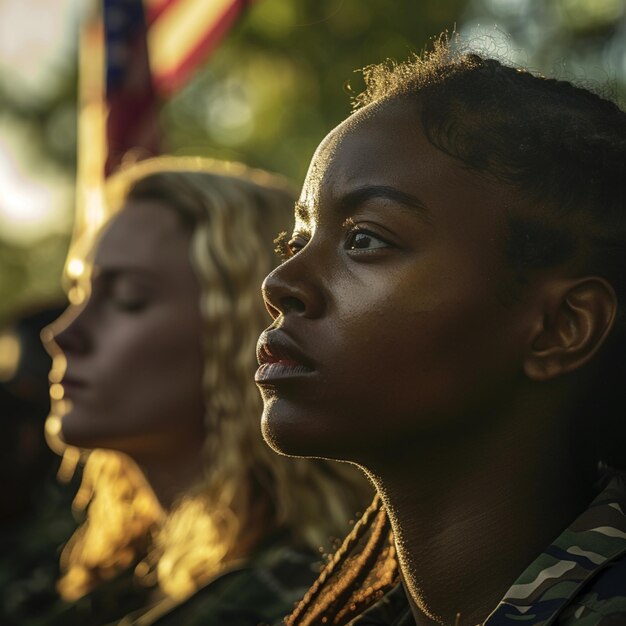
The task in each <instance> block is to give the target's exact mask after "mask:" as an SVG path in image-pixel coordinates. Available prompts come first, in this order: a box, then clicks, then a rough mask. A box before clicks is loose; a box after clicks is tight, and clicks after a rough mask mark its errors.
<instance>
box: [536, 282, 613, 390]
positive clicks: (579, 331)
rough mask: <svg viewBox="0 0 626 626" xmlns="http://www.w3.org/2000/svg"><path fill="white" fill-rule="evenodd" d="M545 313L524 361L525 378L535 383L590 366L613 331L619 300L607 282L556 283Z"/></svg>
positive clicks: (548, 293) (544, 302)
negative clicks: (589, 363)
mask: <svg viewBox="0 0 626 626" xmlns="http://www.w3.org/2000/svg"><path fill="white" fill-rule="evenodd" d="M542 313H543V315H542V316H541V318H540V320H539V321H538V322H537V324H536V326H535V328H534V330H533V336H532V337H531V341H530V345H529V350H528V353H527V356H526V359H525V361H524V372H525V374H526V376H528V378H530V379H531V380H535V381H544V380H550V379H552V378H556V377H557V376H561V375H563V374H567V373H569V372H573V371H574V370H577V369H579V368H580V367H582V366H583V365H585V364H586V363H587V362H589V360H590V359H591V358H592V357H593V355H594V354H595V353H596V352H597V351H598V349H599V348H600V346H602V344H603V343H604V341H605V340H606V337H607V336H608V334H609V333H610V331H611V329H612V327H613V324H614V321H615V316H616V313H617V297H616V295H615V291H614V290H613V287H612V286H611V285H610V284H609V283H608V282H607V281H606V280H605V279H604V278H599V277H586V278H583V279H576V280H568V281H567V282H563V281H558V282H557V281H555V282H554V283H552V284H551V285H550V286H549V289H548V290H547V291H546V294H545V298H544V300H543V308H542Z"/></svg>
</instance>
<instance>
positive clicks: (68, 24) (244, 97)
mask: <svg viewBox="0 0 626 626" xmlns="http://www.w3.org/2000/svg"><path fill="white" fill-rule="evenodd" d="M204 1H205V2H206V3H208V2H214V1H215V0H204ZM91 4H92V3H91V2H90V0H0V328H4V327H6V325H7V324H8V323H9V322H10V321H11V320H12V319H14V318H15V317H16V316H20V315H22V312H24V311H29V310H30V311H32V310H36V309H37V308H38V307H39V308H45V306H47V303H51V302H52V303H57V302H58V301H59V298H60V296H61V295H62V290H61V281H60V276H61V273H62V270H63V265H64V262H65V257H66V254H67V249H68V244H69V242H70V238H71V233H72V225H73V218H74V207H75V186H74V185H75V174H76V165H77V149H76V146H77V119H78V114H77V112H78V106H77V83H78V81H77V77H78V50H79V43H78V42H79V24H80V23H81V20H83V19H84V16H85V14H86V12H88V11H89V10H90V5H91ZM246 5H247V6H246V7H245V9H244V10H243V11H242V12H241V14H239V15H238V17H237V19H236V21H235V22H234V23H233V24H232V25H231V26H230V28H229V30H228V32H226V33H225V34H224V36H223V37H222V38H221V40H220V42H219V45H218V46H217V47H216V48H215V49H214V50H212V51H211V54H210V55H209V56H208V57H207V58H206V59H205V60H203V62H202V63H200V64H199V65H198V67H197V69H196V70H195V72H194V74H193V76H192V77H191V78H190V79H189V80H187V81H186V83H185V84H184V86H182V87H181V88H180V89H177V90H175V91H173V93H171V95H169V97H168V98H167V99H166V100H164V101H163V103H162V106H161V107H160V110H159V123H160V126H161V129H162V142H163V146H162V150H163V151H164V152H170V153H173V154H199V155H208V156H212V157H216V158H223V159H234V160H240V161H244V162H246V163H248V164H250V165H253V166H258V167H263V168H266V169H270V170H273V171H276V172H279V173H282V174H284V175H286V176H288V177H289V178H290V179H292V180H293V181H294V182H295V183H296V184H299V183H300V182H301V180H302V178H303V176H304V174H305V172H306V167H307V164H308V162H309V159H310V157H311V155H312V153H313V151H314V149H315V147H316V145H317V144H318V142H319V141H320V139H321V138H322V137H323V136H324V135H325V134H326V133H327V132H328V130H329V129H331V128H332V127H333V126H334V125H336V124H337V123H338V122H339V121H341V120H342V119H343V118H345V117H346V115H347V114H348V113H349V111H350V98H349V85H351V86H352V89H354V90H355V91H359V89H360V85H361V82H360V76H359V75H358V74H355V73H354V71H353V70H354V69H355V68H359V67H363V66H365V65H367V64H370V63H374V62H378V61H380V60H382V59H384V58H387V57H393V58H397V59H403V58H405V57H406V56H407V54H408V53H409V52H410V51H420V50H421V49H422V48H423V47H424V46H425V45H427V42H428V40H429V38H431V37H432V36H434V35H436V34H437V33H439V32H441V31H442V30H443V29H448V30H452V29H455V28H456V29H457V30H458V31H460V32H461V33H463V34H467V35H468V36H470V37H475V38H478V37H480V38H482V39H483V41H484V42H486V45H487V47H488V48H490V49H492V50H494V51H495V52H497V53H499V54H500V55H505V56H508V57H510V58H511V59H512V60H513V61H515V62H518V63H521V64H523V65H525V66H530V67H531V68H534V69H536V70H539V71H541V72H544V73H548V74H557V75H558V76H560V77H565V78H568V77H577V78H578V79H582V80H583V82H593V81H599V82H601V83H607V82H608V83H609V90H610V91H612V93H613V94H615V95H617V96H619V97H621V98H622V100H623V99H624V96H625V94H626V0H418V1H416V0H397V1H394V2H391V1H389V0H256V1H253V2H248V3H246ZM11 363H15V341H14V338H12V336H11V335H10V333H9V332H8V331H4V332H2V331H0V381H1V380H2V379H5V380H6V379H7V378H10V376H11Z"/></svg>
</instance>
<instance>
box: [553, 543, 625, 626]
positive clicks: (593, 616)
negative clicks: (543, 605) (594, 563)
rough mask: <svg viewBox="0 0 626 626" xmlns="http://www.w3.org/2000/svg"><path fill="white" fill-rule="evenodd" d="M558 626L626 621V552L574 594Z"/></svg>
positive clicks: (595, 625)
mask: <svg viewBox="0 0 626 626" xmlns="http://www.w3.org/2000/svg"><path fill="white" fill-rule="evenodd" d="M557 624H558V626H625V625H626V555H624V556H623V557H622V558H620V559H618V560H616V561H613V562H612V563H610V564H609V565H608V566H607V567H606V568H605V569H603V570H602V571H601V572H600V573H599V574H598V575H597V576H596V577H595V578H594V579H593V580H591V581H590V582H589V583H588V584H587V585H586V586H585V587H583V588H582V589H581V591H580V592H579V593H578V595H576V596H575V597H574V599H573V600H572V602H571V603H570V604H569V605H568V607H567V608H566V609H565V610H564V611H563V612H562V613H561V615H560V616H559V620H558V621H557Z"/></svg>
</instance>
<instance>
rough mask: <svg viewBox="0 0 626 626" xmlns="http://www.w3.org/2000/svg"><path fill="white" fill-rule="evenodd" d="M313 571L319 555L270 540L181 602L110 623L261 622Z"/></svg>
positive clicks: (281, 608)
mask: <svg viewBox="0 0 626 626" xmlns="http://www.w3.org/2000/svg"><path fill="white" fill-rule="evenodd" d="M319 570H320V557H319V555H317V554H314V553H310V552H302V551H297V550H295V549H293V548H290V547H286V546H285V545H284V543H283V542H282V541H279V542H274V543H273V544H270V545H266V547H265V548H264V549H262V550H260V551H259V552H258V553H257V554H256V555H255V556H254V557H253V558H252V559H250V560H248V561H243V562H238V563H235V564H234V565H232V566H231V567H229V568H228V569H227V570H225V571H223V572H221V573H220V574H219V575H218V576H216V577H215V578H214V579H213V580H212V581H210V582H209V583H208V584H206V585H205V586H204V587H202V588H201V589H199V590H198V591H197V592H196V593H195V594H194V595H192V596H191V597H190V598H188V599H187V600H185V601H184V602H176V601H174V600H171V599H165V600H161V601H159V602H157V603H155V604H153V605H152V606H151V607H148V608H147V609H142V610H140V611H136V612H134V613H131V614H129V615H127V616H126V617H125V618H123V619H122V620H121V621H119V622H115V624H116V625H117V626H152V625H153V624H154V625H158V626H181V625H183V624H184V626H226V625H228V626H265V625H267V624H272V623H274V622H275V621H276V620H278V619H281V618H282V617H284V616H285V615H288V614H289V613H290V612H291V611H292V610H293V608H294V606H295V604H296V602H297V601H298V600H299V599H300V598H301V597H302V596H303V595H304V593H305V592H306V591H307V589H308V588H309V587H310V586H311V584H312V583H313V581H314V580H315V579H316V578H317V576H318V575H319ZM109 626H113V623H112V624H110V625H109Z"/></svg>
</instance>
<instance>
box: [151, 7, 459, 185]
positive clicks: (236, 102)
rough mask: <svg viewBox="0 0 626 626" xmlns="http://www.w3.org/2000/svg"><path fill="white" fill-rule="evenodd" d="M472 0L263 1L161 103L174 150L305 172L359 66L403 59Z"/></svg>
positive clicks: (343, 109) (345, 105)
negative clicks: (201, 67)
mask: <svg viewBox="0 0 626 626" xmlns="http://www.w3.org/2000/svg"><path fill="white" fill-rule="evenodd" d="M466 4H467V2H466V0H423V1H421V2H395V3H391V2H387V1H386V0H370V1H368V2H363V1H362V0H300V1H299V2H285V1H284V0H260V1H258V2H256V3H253V4H252V5H251V7H250V9H249V12H248V14H247V16H246V17H245V19H244V20H242V22H241V23H240V24H239V26H238V27H237V28H236V29H235V30H234V31H233V32H232V33H231V35H230V36H229V37H228V39H227V40H226V42H225V43H223V44H222V45H221V47H220V48H219V49H218V50H217V52H216V53H215V55H214V56H213V57H212V58H211V61H210V63H209V64H208V65H207V67H206V68H205V69H204V70H203V71H202V72H201V73H200V74H199V75H198V76H197V78H196V79H195V80H194V81H193V82H192V83H191V84H190V85H189V86H188V87H187V88H186V89H184V90H183V91H182V92H181V93H179V94H178V95H177V96H176V97H175V98H174V99H172V100H171V101H170V102H169V103H168V104H167V105H166V107H165V109H164V112H163V123H164V126H165V128H166V129H167V138H168V140H169V148H170V150H171V151H173V152H176V153H184V154H204V155H210V156H215V157H221V158H229V159H238V160H242V161H246V162H248V163H250V164H251V165H255V166H258V167H265V168H268V169H272V170H274V171H278V172H281V173H283V174H286V175H287V176H289V177H291V178H292V179H294V180H295V181H296V182H297V181H299V180H301V178H302V177H303V175H304V174H305V172H306V167H307V165H308V162H309V160H310V158H311V155H312V153H313V151H314V149H315V147H316V146H317V144H318V143H319V141H320V140H321V139H322V138H323V137H324V136H325V135H326V133H327V132H328V131H329V130H330V129H331V128H332V127H333V126H335V125H336V124H338V123H339V122H340V121H341V120H342V119H344V118H345V117H346V115H347V114H348V113H349V111H350V98H349V94H348V93H346V91H347V85H348V82H349V83H351V84H353V85H354V88H355V89H356V90H358V89H359V88H360V85H361V81H360V76H358V75H356V74H354V70H355V69H356V68H361V67H364V66H365V65H368V64H371V63H376V62H378V61H381V60H382V59H385V58H388V57H391V58H398V59H404V58H406V56H407V55H408V53H409V52H411V51H419V50H421V49H422V48H424V46H425V45H426V43H427V42H428V40H429V38H430V37H432V36H433V35H436V34H437V33H439V32H441V31H442V30H443V29H446V28H447V29H450V30H451V29H453V28H454V26H455V21H456V20H457V19H458V17H459V15H461V12H462V10H463V9H464V7H465V5H466Z"/></svg>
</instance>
